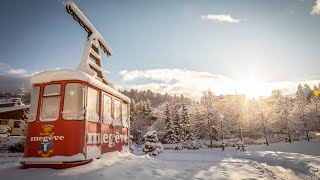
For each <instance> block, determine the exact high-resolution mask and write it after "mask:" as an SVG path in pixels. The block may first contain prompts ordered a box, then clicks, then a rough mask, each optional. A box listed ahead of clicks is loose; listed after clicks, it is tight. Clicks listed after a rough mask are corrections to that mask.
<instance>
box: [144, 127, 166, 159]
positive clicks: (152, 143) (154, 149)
mask: <svg viewBox="0 0 320 180" xmlns="http://www.w3.org/2000/svg"><path fill="white" fill-rule="evenodd" d="M143 137H144V139H145V140H146V143H145V144H144V147H143V149H142V151H143V152H144V153H145V154H149V155H150V156H156V155H158V154H159V153H161V152H163V146H162V144H161V143H160V142H159V139H158V136H157V132H156V131H154V130H151V131H149V132H147V133H146V134H145V135H144V136H143Z"/></svg>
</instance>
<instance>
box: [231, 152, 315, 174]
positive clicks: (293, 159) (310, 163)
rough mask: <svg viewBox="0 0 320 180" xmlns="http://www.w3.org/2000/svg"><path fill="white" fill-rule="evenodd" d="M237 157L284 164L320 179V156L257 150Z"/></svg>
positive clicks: (286, 166) (279, 164)
mask: <svg viewBox="0 0 320 180" xmlns="http://www.w3.org/2000/svg"><path fill="white" fill-rule="evenodd" d="M235 157H238V158H243V159H249V160H253V161H258V162H264V163H267V164H268V165H272V166H282V167H285V168H290V169H292V170H294V171H297V172H300V173H303V174H306V175H308V176H310V177H313V178H316V179H320V156H311V155H305V154H298V153H289V152H275V151H257V152H246V153H239V154H235Z"/></svg>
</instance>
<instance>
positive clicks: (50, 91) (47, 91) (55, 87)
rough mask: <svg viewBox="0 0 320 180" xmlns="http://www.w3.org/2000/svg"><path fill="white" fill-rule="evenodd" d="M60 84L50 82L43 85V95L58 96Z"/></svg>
mask: <svg viewBox="0 0 320 180" xmlns="http://www.w3.org/2000/svg"><path fill="white" fill-rule="evenodd" d="M60 91H61V85H60V84H51V85H46V86H45V87H44V92H43V96H58V95H60Z"/></svg>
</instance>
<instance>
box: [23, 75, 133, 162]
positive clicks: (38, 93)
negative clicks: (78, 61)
mask: <svg viewBox="0 0 320 180" xmlns="http://www.w3.org/2000/svg"><path fill="white" fill-rule="evenodd" d="M31 81H32V84H33V91H32V100H31V107H30V112H29V120H28V131H27V137H26V144H25V151H24V157H23V159H22V160H21V164H22V165H23V167H25V168H28V167H51V168H66V167H73V166H78V165H82V164H85V163H88V162H90V161H91V160H92V159H94V158H99V157H100V156H101V154H103V153H107V152H112V151H123V150H127V149H128V143H129V142H128V136H129V126H128V125H129V107H130V106H129V104H130V99H129V98H128V97H126V96H124V95H123V94H121V93H119V92H118V91H116V90H115V89H113V88H111V87H109V86H108V85H106V84H104V83H102V82H101V81H99V80H97V79H96V78H95V77H92V76H89V75H88V74H86V73H84V72H82V71H79V70H52V71H47V72H42V73H39V74H37V75H35V76H33V77H32V79H31Z"/></svg>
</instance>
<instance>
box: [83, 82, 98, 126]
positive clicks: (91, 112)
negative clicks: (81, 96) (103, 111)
mask: <svg viewBox="0 0 320 180" xmlns="http://www.w3.org/2000/svg"><path fill="white" fill-rule="evenodd" d="M87 104H88V105H87V114H86V116H87V117H86V119H87V120H88V121H91V122H99V92H98V91H97V90H95V89H93V88H90V87H89V88H88V102H87Z"/></svg>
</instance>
